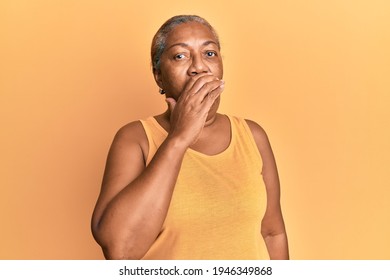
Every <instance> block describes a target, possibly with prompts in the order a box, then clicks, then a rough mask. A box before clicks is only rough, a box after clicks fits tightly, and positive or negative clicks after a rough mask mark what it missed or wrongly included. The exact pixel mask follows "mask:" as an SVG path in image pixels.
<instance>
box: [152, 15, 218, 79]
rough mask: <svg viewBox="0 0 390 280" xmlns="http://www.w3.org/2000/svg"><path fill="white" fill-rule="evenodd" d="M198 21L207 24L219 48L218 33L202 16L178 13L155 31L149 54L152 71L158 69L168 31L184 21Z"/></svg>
mask: <svg viewBox="0 0 390 280" xmlns="http://www.w3.org/2000/svg"><path fill="white" fill-rule="evenodd" d="M193 21H195V22H199V23H201V24H203V25H205V26H207V27H208V28H209V29H210V31H211V32H212V33H213V34H214V36H215V39H216V40H217V42H216V43H217V45H218V48H219V49H221V46H220V43H219V38H218V34H217V32H216V31H215V29H214V28H213V27H212V26H211V24H210V23H209V22H208V21H207V20H205V19H204V18H202V17H200V16H197V15H178V16H174V17H172V18H170V19H168V20H167V21H166V22H165V23H164V24H163V25H162V26H161V27H160V28H159V30H158V31H157V33H156V34H155V35H154V37H153V41H152V48H151V56H152V68H153V72H155V71H160V59H161V55H162V54H163V52H164V50H165V47H166V41H167V37H168V34H169V32H171V31H172V30H173V29H174V28H175V27H176V26H178V25H180V24H182V23H186V22H193Z"/></svg>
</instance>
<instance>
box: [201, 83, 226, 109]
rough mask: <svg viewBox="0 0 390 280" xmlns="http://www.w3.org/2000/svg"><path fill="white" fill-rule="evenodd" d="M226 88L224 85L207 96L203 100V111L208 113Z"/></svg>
mask: <svg viewBox="0 0 390 280" xmlns="http://www.w3.org/2000/svg"><path fill="white" fill-rule="evenodd" d="M224 88H225V84H224V83H223V84H222V85H221V86H219V87H217V88H216V89H214V90H213V91H212V92H210V93H209V94H207V95H206V96H205V97H204V99H203V102H202V110H201V111H203V112H208V111H209V110H210V108H211V106H213V104H214V102H215V100H217V98H218V97H219V96H220V95H221V93H222V92H223V90H224Z"/></svg>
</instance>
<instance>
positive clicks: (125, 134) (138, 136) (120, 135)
mask: <svg viewBox="0 0 390 280" xmlns="http://www.w3.org/2000/svg"><path fill="white" fill-rule="evenodd" d="M144 137H146V135H145V130H144V128H143V125H142V123H141V121H139V120H138V121H133V122H130V123H128V124H126V125H124V126H122V127H121V128H119V130H118V131H117V132H116V134H115V138H117V139H126V140H132V141H137V140H142V138H144Z"/></svg>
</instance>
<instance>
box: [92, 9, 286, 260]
mask: <svg viewBox="0 0 390 280" xmlns="http://www.w3.org/2000/svg"><path fill="white" fill-rule="evenodd" d="M151 53H152V65H153V74H154V78H155V80H156V83H157V85H158V86H159V87H160V92H161V93H162V94H165V96H166V102H167V105H168V106H167V110H166V111H165V112H164V113H162V114H160V115H157V116H154V117H149V118H147V119H145V120H141V121H135V122H131V123H129V124H127V125H126V126H124V127H122V128H121V129H120V130H119V131H118V133H117V134H116V136H115V138H114V141H113V143H112V146H111V148H110V151H109V154H108V158H107V163H106V169H105V173H104V178H103V182H102V188H101V193H100V195H99V198H98V201H97V203H96V207H95V210H94V213H93V217H92V231H93V234H94V237H95V239H96V241H97V242H98V243H99V244H100V246H101V247H102V249H103V253H104V255H105V257H106V258H107V259H268V258H270V259H288V245H287V236H286V231H285V226H284V222H283V217H282V212H281V207H280V187H279V179H278V173H277V168H276V164H275V160H274V156H273V153H272V150H271V146H270V144H269V141H268V138H267V135H266V133H265V132H264V130H263V129H262V128H261V127H260V126H259V125H258V124H256V123H255V122H253V121H249V120H244V119H241V118H238V117H233V116H227V115H223V114H220V113H218V112H217V111H218V106H219V103H220V95H221V93H222V91H223V89H224V81H223V80H222V77H223V67H222V57H221V53H220V43H219V39H218V36H217V34H216V32H215V30H214V28H213V27H212V26H211V25H210V24H209V23H208V22H207V21H206V20H205V19H203V18H201V17H199V16H187V15H183V16H175V17H173V18H171V19H169V20H168V21H166V22H165V23H164V24H163V25H162V26H161V27H160V29H159V30H158V31H157V33H156V35H155V36H154V38H153V42H152V51H151Z"/></svg>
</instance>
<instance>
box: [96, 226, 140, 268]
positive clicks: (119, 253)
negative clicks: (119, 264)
mask: <svg viewBox="0 0 390 280" xmlns="http://www.w3.org/2000/svg"><path fill="white" fill-rule="evenodd" d="M92 234H93V236H94V238H95V240H96V242H97V243H98V244H99V245H100V247H101V248H102V251H103V255H104V257H105V259H107V260H140V259H141V258H142V257H143V256H144V255H145V253H146V252H144V251H143V250H142V249H141V248H138V247H139V246H136V242H134V241H132V240H128V239H126V238H121V237H120V236H119V235H118V234H112V233H108V232H104V231H102V230H101V229H98V228H92Z"/></svg>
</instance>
